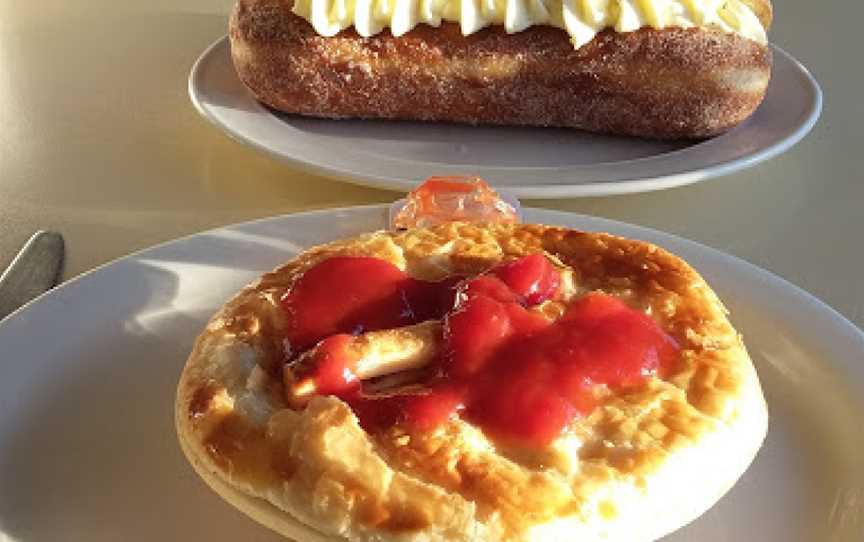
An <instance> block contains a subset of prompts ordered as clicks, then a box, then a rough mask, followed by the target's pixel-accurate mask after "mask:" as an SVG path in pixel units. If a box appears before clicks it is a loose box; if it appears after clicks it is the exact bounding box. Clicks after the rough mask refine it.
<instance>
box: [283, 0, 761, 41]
mask: <svg viewBox="0 0 864 542" xmlns="http://www.w3.org/2000/svg"><path fill="white" fill-rule="evenodd" d="M294 13H296V14H297V15H299V16H300V17H303V18H304V19H306V20H307V21H309V22H310V23H311V24H312V26H313V27H314V28H315V31H316V32H317V33H318V34H321V35H322V36H333V35H335V34H337V33H339V32H340V31H341V30H343V29H345V28H348V27H349V26H351V25H354V28H355V29H356V30H357V33H358V34H360V35H361V36H366V37H368V36H374V35H375V34H377V33H379V32H381V31H382V30H384V28H387V27H389V28H390V32H391V33H392V34H393V35H394V36H401V35H402V34H405V33H406V32H408V31H409V30H411V29H412V28H414V27H415V26H417V25H418V24H420V23H424V24H428V25H431V26H439V25H440V24H441V21H450V22H454V23H459V25H460V26H461V27H462V34H464V35H466V36H467V35H469V34H473V33H474V32H477V31H478V30H480V29H482V28H484V27H486V26H489V25H492V24H497V25H503V26H504V29H505V30H506V31H507V33H508V34H512V33H514V32H520V31H522V30H525V29H526V28H528V27H529V26H532V25H549V26H554V27H557V28H562V29H564V30H566V31H567V33H568V34H570V37H571V41H572V42H573V44H574V45H575V46H576V47H577V48H579V47H582V46H583V45H585V44H586V43H588V42H589V41H591V40H592V39H594V36H595V35H596V34H597V33H598V32H600V31H602V30H604V29H606V28H614V29H615V31H617V32H632V31H634V30H638V29H640V28H642V27H646V26H650V27H651V28H658V29H659V28H666V27H679V28H693V27H708V26H710V27H714V28H719V29H721V30H723V31H725V32H734V33H737V34H740V35H742V36H744V37H746V38H749V39H752V40H755V41H757V42H759V43H765V42H766V40H767V38H766V36H765V29H764V28H763V26H762V23H761V22H760V21H759V18H758V17H756V15H755V14H754V13H753V11H752V10H751V9H750V8H749V7H747V6H746V5H745V4H743V3H742V2H741V1H740V0H295V2H294Z"/></svg>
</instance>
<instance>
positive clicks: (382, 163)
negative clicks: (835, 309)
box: [189, 38, 822, 198]
mask: <svg viewBox="0 0 864 542" xmlns="http://www.w3.org/2000/svg"><path fill="white" fill-rule="evenodd" d="M773 49H774V73H773V78H772V80H771V84H770V86H769V88H768V94H767V96H766V98H765V102H764V103H763V104H762V105H761V106H760V107H759V109H758V110H757V111H756V113H755V114H754V115H753V116H752V117H751V118H750V119H749V120H747V121H746V122H745V123H744V124H742V125H741V126H739V127H738V128H736V129H734V130H732V131H731V132H729V133H727V134H725V135H722V136H720V137H716V138H713V139H710V140H707V141H703V142H701V143H692V142H658V141H649V140H641V139H636V138H627V137H613V136H601V135H595V134H589V133H586V132H581V131H577V130H565V129H550V128H506V127H488V126H484V127H472V126H462V125H455V124H447V123H419V122H402V121H363V120H340V121H333V120H323V119H311V118H305V117H300V116H293V115H284V114H281V113H276V112H274V111H273V110H271V109H268V108H266V107H264V106H263V105H261V104H260V103H259V102H257V101H256V100H255V99H254V98H253V97H252V95H251V93H249V92H248V91H247V90H246V88H245V87H244V86H243V84H242V83H241V82H240V80H239V79H238V78H237V74H236V73H235V71H234V67H233V65H232V63H231V56H230V47H229V44H228V39H227V38H223V39H221V40H219V41H217V42H216V43H214V44H213V45H212V46H211V47H210V48H209V49H207V51H205V52H204V54H203V55H202V56H201V58H200V59H199V60H198V62H197V63H196V64H195V66H194V67H193V69H192V73H191V75H190V77H189V94H190V96H191V98H192V103H194V104H195V107H197V109H198V111H199V112H200V113H201V114H202V115H203V116H204V117H205V118H206V119H208V120H209V121H210V122H212V123H213V124H215V125H216V126H218V127H219V128H221V129H222V130H224V131H225V132H226V133H228V135H230V136H231V137H233V138H235V139H237V140H238V141H240V142H242V143H246V144H248V145H250V146H252V147H255V148H257V149H259V150H262V151H264V152H267V153H270V154H271V155H273V156H275V157H276V158H279V159H282V160H284V161H287V162H290V163H292V164H294V165H297V166H300V167H304V168H306V169H308V170H311V171H313V172H317V173H322V174H326V175H330V176H335V177H338V178H340V179H342V180H345V181H348V182H353V183H358V184H364V185H368V186H374V187H378V188H385V189H390V190H401V191H408V190H410V189H411V188H413V187H414V186H415V185H416V184H418V183H419V182H420V181H422V180H424V179H425V178H427V177H430V176H432V175H446V174H456V175H463V174H464V175H469V174H470V175H479V176H481V177H484V178H486V179H487V180H489V181H490V182H492V183H493V184H495V185H496V186H498V187H500V188H504V189H507V191H508V192H510V193H511V194H514V195H516V196H519V197H529V198H549V197H569V196H600V195H609V194H623V193H631V192H644V191H649V190H660V189H663V188H670V187H673V186H680V185H685V184H690V183H695V182H698V181H702V180H705V179H709V178H712V177H716V176H718V175H727V174H729V173H732V172H735V171H738V170H741V169H744V168H747V167H750V166H753V165H755V164H758V163H759V162H762V161H763V160H768V159H769V158H772V157H774V156H776V155H778V154H780V153H782V152H784V151H786V150H788V149H789V148H790V147H792V146H793V145H794V144H795V143H797V142H798V141H799V140H800V139H801V138H803V137H804V136H805V135H806V134H807V132H809V131H810V129H811V128H812V127H813V125H814V124H815V123H816V119H818V118H819V114H820V112H821V110H822V92H821V90H820V89H819V85H818V84H817V83H816V81H815V80H814V79H813V77H812V76H811V75H810V74H809V73H808V72H807V70H806V69H805V68H804V66H802V65H801V64H799V63H798V62H797V61H796V60H795V59H794V58H792V57H791V56H789V54H787V53H786V52H784V51H783V50H781V49H779V48H777V47H773Z"/></svg>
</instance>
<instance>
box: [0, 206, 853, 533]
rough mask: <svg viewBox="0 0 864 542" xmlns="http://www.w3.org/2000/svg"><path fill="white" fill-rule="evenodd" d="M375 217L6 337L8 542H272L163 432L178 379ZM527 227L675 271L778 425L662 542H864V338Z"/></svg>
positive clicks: (768, 296) (119, 272)
mask: <svg viewBox="0 0 864 542" xmlns="http://www.w3.org/2000/svg"><path fill="white" fill-rule="evenodd" d="M385 215H386V208H385V207H383V206H382V207H360V208H352V209H344V210H335V211H325V212H317V213H308V214H299V215H291V216H284V217H277V218H272V219H267V220H262V221H258V222H251V223H247V224H240V225H237V226H230V227H227V228H223V229H218V230H213V231H210V232H205V233H202V234H199V235H195V236H192V237H188V238H185V239H181V240H178V241H174V242H171V243H168V244H165V245H162V246H159V247H156V248H153V249H150V250H146V251H144V252H141V253H138V254H135V255H132V256H129V257H127V258H124V259H122V260H119V261H117V262H115V263H112V264H110V265H107V266H105V267H102V268H100V269H98V270H96V271H93V272H91V273H89V274H87V275H85V276H83V277H81V278H79V279H77V280H74V281H72V282H70V283H68V284H66V285H64V286H62V287H60V288H58V289H56V290H55V291H53V292H51V293H49V294H47V295H45V296H43V297H41V298H40V299H38V300H36V301H35V302H33V303H31V304H30V305H28V306H26V307H25V308H23V309H22V310H20V311H18V312H17V313H15V314H13V315H12V316H10V317H9V318H8V319H7V320H5V321H3V322H2V323H0V541H6V540H9V541H20V542H24V541H27V542H30V541H43V540H64V541H88V542H94V541H119V540H122V541H127V542H134V541H148V542H149V541H152V540H208V541H211V542H219V541H226V542H228V541H231V542H234V541H236V540H273V541H276V540H279V539H278V537H277V536H276V535H274V534H272V533H270V532H268V531H267V530H265V529H264V528H263V527H259V526H258V525H257V524H255V523H253V522H252V521H251V520H249V519H247V518H246V517H245V516H243V515H242V514H241V513H239V512H236V511H234V510H233V509H232V508H231V507H230V506H229V505H227V504H225V503H224V502H222V500H221V499H220V498H219V497H218V496H216V495H215V494H214V493H213V492H212V491H210V490H209V489H208V488H207V487H206V486H205V485H204V483H203V482H202V481H200V480H199V479H198V478H197V476H196V475H195V474H194V472H193V471H192V469H191V467H189V465H188V464H187V463H186V460H185V459H184V458H183V456H182V454H181V452H180V450H179V447H178V444H177V441H176V437H175V433H174V425H173V419H172V415H173V413H172V411H173V402H174V390H175V385H176V382H177V378H178V376H179V373H180V369H181V367H182V366H183V364H184V362H185V360H186V356H187V354H188V352H189V350H190V347H191V345H192V341H193V340H194V338H195V336H196V335H197V334H198V332H199V331H200V330H201V329H202V327H203V326H204V324H205V322H206V320H207V319H208V318H209V316H210V315H211V314H212V313H213V312H214V311H215V310H216V309H217V308H218V307H219V306H220V305H221V304H222V303H223V302H224V301H225V300H226V299H227V298H228V297H229V296H231V295H232V294H233V293H235V292H236V291H237V290H238V289H239V288H240V287H241V286H243V285H244V284H246V283H247V282H249V281H251V280H252V279H253V278H255V277H257V276H258V275H259V274H260V273H262V272H263V271H265V270H269V269H271V268H273V267H275V266H276V265H277V264H279V263H280V262H282V261H284V260H286V259H288V258H289V257H291V256H292V255H293V254H295V253H296V252H297V251H298V250H300V249H301V248H303V247H306V246H309V245H311V244H314V243H320V242H323V241H327V240H330V239H334V238H338V237H344V236H346V235H351V234H355V233H358V232H361V231H368V230H372V229H377V228H380V227H383V226H384V217H385ZM526 215H527V218H528V220H531V221H535V222H544V223H549V224H561V225H565V226H571V227H578V228H583V229H589V230H603V231H610V232H614V233H617V234H621V235H626V236H629V237H633V238H641V239H646V240H649V241H653V242H656V243H658V244H660V245H663V246H665V247H667V248H669V249H671V250H672V251H674V252H676V253H678V254H680V255H682V256H684V257H685V258H687V259H688V260H689V261H690V262H692V264H693V265H695V266H696V267H697V268H698V269H699V270H700V271H701V272H702V273H703V274H704V275H705V276H706V278H707V279H708V280H709V282H711V283H712V284H713V285H714V287H715V288H716V290H717V291H718V293H719V294H720V295H721V297H722V298H723V299H724V300H725V301H726V303H727V304H728V306H729V308H730V309H731V310H732V315H733V320H734V322H735V324H736V325H737V326H738V328H739V330H741V331H742V332H743V333H744V335H745V337H746V341H747V344H748V346H749V348H750V351H751V352H752V354H753V357H754V359H755V361H756V365H757V367H758V370H759V374H760V377H761V378H762V381H763V383H764V388H765V393H766V395H767V398H768V404H769V408H770V411H771V416H772V418H771V425H770V431H769V433H768V439H767V442H766V444H765V446H764V448H763V449H762V451H761V452H760V453H759V456H758V457H757V459H756V461H755V463H754V464H753V466H752V467H751V468H750V470H749V471H748V472H747V474H746V475H745V476H744V478H743V479H742V480H741V481H740V482H739V483H738V485H736V486H735V488H734V489H733V490H732V492H731V493H730V494H728V495H727V496H726V497H725V498H724V499H723V500H722V501H721V502H720V503H719V504H717V506H715V507H714V508H713V509H712V510H711V511H710V512H708V513H707V514H706V515H705V516H703V517H702V518H701V519H699V520H698V521H696V522H695V523H693V524H692V525H690V526H688V527H686V528H684V529H683V530H681V531H679V532H677V533H675V534H673V535H672V536H670V537H669V538H668V539H667V540H669V541H694V540H698V541H700V542H721V541H724V542H725V541H730V540H760V541H763V542H812V541H816V540H819V541H829V540H830V541H832V542H847V541H848V542H853V541H859V542H860V540H861V537H860V535H861V533H862V532H864V510H862V507H864V461H861V453H862V449H864V436H862V428H864V406H862V404H861V402H860V401H861V398H862V397H864V334H862V332H861V331H860V330H858V329H857V328H856V327H854V326H853V325H852V324H850V323H849V322H848V321H846V320H844V319H843V318H842V317H841V316H840V315H838V314H837V313H836V312H834V311H833V310H831V309H830V308H829V307H827V306H826V305H824V304H822V303H821V302H819V301H818V300H816V299H814V298H813V297H811V296H810V295H808V294H806V293H805V292H803V291H801V290H799V289H798V288H796V287H795V286H792V285H791V284H789V283H787V282H784V281H783V280H781V279H779V278H777V277H776V276H774V275H771V274H769V273H767V272H765V271H762V270H760V269H758V268H756V267H754V266H752V265H750V264H748V263H745V262H743V261H741V260H738V259H736V258H733V257H731V256H727V255H724V254H722V253H720V252H717V251H715V250H712V249H709V248H706V247H704V246H701V245H698V244H695V243H693V242H690V241H685V240H683V239H679V238H676V237H672V236H669V235H666V234H662V233H659V232H655V231H651V230H647V229H644V228H639V227H636V226H629V225H626V224H622V223H619V222H611V221H607V220H602V219H597V218H589V217H584V216H578V215H572V214H564V213H557V212H551V211H537V210H527V211H526ZM694 483H698V481H696V480H694Z"/></svg>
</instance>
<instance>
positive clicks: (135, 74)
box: [0, 0, 864, 327]
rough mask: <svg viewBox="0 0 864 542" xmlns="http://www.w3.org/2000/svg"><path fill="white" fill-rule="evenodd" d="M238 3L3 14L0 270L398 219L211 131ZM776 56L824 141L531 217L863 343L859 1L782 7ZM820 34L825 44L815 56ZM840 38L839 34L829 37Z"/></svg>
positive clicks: (2, 7)
mask: <svg viewBox="0 0 864 542" xmlns="http://www.w3.org/2000/svg"><path fill="white" fill-rule="evenodd" d="M231 4H232V0H184V1H180V2H178V1H177V0H150V1H148V2H130V1H126V2H123V1H120V2H118V1H116V0H81V1H78V2H68V1H66V0H44V1H40V2H21V1H20V0H0V72H2V73H3V77H2V78H0V126H2V129H0V269H2V268H3V267H5V265H7V264H8V263H9V261H11V259H12V257H13V256H14V254H15V252H16V251H17V250H18V248H20V246H21V245H22V244H23V243H24V242H25V241H26V239H27V238H28V237H29V236H30V235H31V234H32V233H33V232H34V231H35V230H37V229H54V230H57V231H60V232H62V233H63V235H64V236H65V237H66V241H67V249H68V254H67V258H68V259H67V265H66V270H65V278H67V279H68V278H71V277H74V276H76V275H78V274H80V273H82V272H85V271H87V270H89V269H92V268H94V267H95V266H98V265H100V264H102V263H105V262H108V261H110V260H112V259H115V258H118V257H121V256H123V255H125V254H128V253H130V252H133V251H135V250H138V249H141V248H145V247H148V246H151V245H153V244H156V243H159V242H162V241H166V240H169V239H173V238H176V237H179V236H182V235H187V234H190V233H194V232H197V231H201V230H205V229H209V228H212V227H216V226H220V225H224V224H229V223H233V222H239V221H244V220H249V219H254V218H259V217H264V216H271V215H275V214H282V213H290V212H295V211H302V210H311V209H323V208H330V207H342V206H347V205H358V204H369V203H384V202H390V201H393V200H394V199H396V198H397V197H398V196H397V194H396V193H393V192H386V191H381V190H375V189H370V188H363V187H359V186H354V185H350V184H345V183H341V182H337V181H334V180H331V179H327V178H325V177H320V176H315V175H310V174H308V173H304V172H301V171H298V170H297V169H295V168H292V167H291V166H287V165H285V164H283V163H281V162H277V161H276V160H274V159H272V158H270V157H269V156H266V155H264V154H261V153H259V152H257V151H255V150H252V149H249V148H246V147H244V146H242V145H241V144H239V143H236V142H234V141H233V140H231V139H229V138H228V137H227V136H225V135H224V134H222V133H221V132H219V131H218V130H216V129H214V128H213V127H212V126H210V125H209V124H208V123H207V122H206V121H204V120H203V119H201V118H200V117H199V116H198V114H197V113H196V111H195V110H194V108H193V107H192V105H191V104H190V102H189V99H188V97H187V94H186V79H187V76H188V74H189V69H190V67H191V65H192V63H193V62H194V60H195V59H196V58H197V57H198V55H199V54H200V53H201V52H202V51H203V50H204V48H205V47H206V46H207V45H209V44H210V43H211V42H213V41H214V40H215V39H217V38H219V37H220V36H221V35H223V34H224V33H225V31H226V22H227V13H228V11H229V10H230V7H231ZM775 15H776V17H775V26H774V28H773V30H772V34H771V39H772V41H774V42H775V43H777V44H778V45H780V46H781V47H783V48H784V49H786V50H787V51H789V52H790V53H791V54H792V55H793V56H795V57H796V58H798V59H799V60H800V61H801V62H803V63H804V64H805V65H806V66H807V67H808V68H809V69H810V70H811V71H812V73H813V74H814V75H815V77H816V78H817V79H818V80H819V82H820V84H821V85H822V88H823V90H824V92H825V109H824V112H823V116H822V119H821V120H820V122H819V124H818V125H817V126H816V128H815V130H814V131H813V132H812V133H811V134H810V135H809V136H808V137H807V138H806V139H805V140H804V141H803V142H802V143H800V144H798V145H797V146H796V147H795V148H793V149H792V150H791V151H789V152H787V153H786V154H784V155H782V156H780V157H778V158H775V159H773V160H771V161H769V162H767V163H764V164H761V165H759V166H757V167H754V168H752V169H749V170H747V171H744V172H741V173H737V174H734V175H730V176H727V177H722V178H719V179H716V180H712V181H708V182H704V183H699V184H697V185H692V186H687V187H683V188H677V189H672V190H666V191H662V192H654V193H648V194H640V195H628V196H616V197H606V198H592V199H562V200H527V201H523V204H525V205H530V206H536V207H546V208H552V209H559V210H566V211H573V212H579V213H584V214H590V215H597V216H603V217H607V218H612V219H616V220H621V221H625V222H630V223H634V224H640V225H644V226H648V227H652V228H656V229H660V230H664V231H667V232H670V233H674V234H678V235H681V236H683V237H687V238H690V239H693V240H695V241H698V242H701V243H704V244H706V245H709V246H712V247H715V248H717V249H720V250H723V251H725V252H728V253H731V254H734V255H736V256H739V257H741V258H744V259H745V260H748V261H750V262H752V263H754V264H756V265H759V266H761V267H764V268H765V269H768V270H770V271H772V272H774V273H776V274H778V275H780V276H782V277H784V278H786V279H788V280H790V281H791V282H793V283H795V284H797V285H799V286H801V287H802V288H804V289H805V290H808V291H810V292H811V293H813V294H814V295H816V296H817V297H819V298H821V299H823V300H824V301H826V302H827V303H828V304H830V305H832V306H833V307H834V308H836V309H837V310H838V311H840V312H841V313H842V314H844V315H845V316H846V317H848V318H849V319H850V320H852V321H853V322H855V323H856V324H857V325H858V326H859V327H861V326H864V280H862V278H861V277H862V273H861V269H862V268H864V250H862V241H861V237H862V233H864V205H862V204H864V175H862V173H861V169H860V168H859V167H858V164H857V160H856V158H857V157H856V156H855V154H856V152H860V148H861V145H860V143H859V139H858V138H857V137H856V135H855V132H854V130H855V127H856V125H857V124H858V123H859V122H861V121H862V120H864V105H862V101H861V99H860V96H861V94H862V82H864V76H862V74H861V71H860V70H858V69H857V68H855V67H856V66H860V59H859V58H858V56H859V54H860V53H859V52H858V51H859V44H858V43H857V39H856V37H857V34H858V33H859V32H860V29H859V28H858V27H857V25H858V21H860V20H862V19H864V4H862V3H859V2H812V1H804V0H797V1H796V0H787V1H785V2H777V6H776V14H775ZM817 21H818V22H819V25H818V26H819V28H820V30H819V35H820V36H819V38H818V39H814V36H815V34H816V31H815V30H814V29H816V28H817V27H816V26H814V25H815V24H816V22H817ZM825 29H830V30H825Z"/></svg>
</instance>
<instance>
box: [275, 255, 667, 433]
mask: <svg viewBox="0 0 864 542" xmlns="http://www.w3.org/2000/svg"><path fill="white" fill-rule="evenodd" d="M559 281H560V275H559V273H558V272H557V270H556V269H555V268H554V266H553V265H552V264H551V263H550V262H549V260H548V259H547V258H546V257H545V256H543V255H540V254H534V255H529V256H525V257H523V258H520V259H518V260H515V261H512V262H507V263H504V264H502V265H499V266H497V267H495V268H493V269H491V270H490V271H489V272H487V273H485V274H482V275H480V276H478V277H475V278H473V279H465V280H461V281H460V282H459V283H458V285H455V281H446V282H440V283H430V282H423V281H418V280H416V279H412V278H410V277H408V276H407V275H406V274H404V273H403V272H402V271H400V270H399V269H397V268H396V267H394V266H392V265H391V264H390V263H388V262H385V261H383V260H378V259H375V258H354V257H340V258H332V259H330V260H325V261H324V262H322V263H321V264H318V265H317V266H315V267H313V268H311V269H310V270H309V271H307V272H306V274H304V275H303V277H301V278H300V280H299V281H298V282H297V284H296V285H295V287H294V288H293V289H292V291H291V292H290V293H289V294H288V295H287V296H286V297H285V299H284V300H283V303H284V306H285V308H286V310H287V311H288V313H289V320H290V321H291V324H292V326H293V327H289V332H288V335H289V340H291V342H292V344H297V345H300V346H301V347H303V346H307V347H308V346H311V345H313V344H315V343H318V341H321V342H320V343H319V344H318V356H317V357H318V359H317V360H316V361H317V363H316V370H315V374H314V378H315V382H316V385H317V390H318V392H319V393H322V394H332V395H336V396H338V397H341V398H342V399H344V400H345V401H346V402H347V403H348V404H350V405H351V407H352V408H353V409H354V411H355V413H356V414H357V416H358V418H359V420H360V422H361V424H362V425H363V426H364V427H366V428H367V429H382V428H386V427H389V426H392V425H395V424H405V425H407V426H410V427H413V428H415V429H419V430H424V431H425V430H431V429H434V428H435V427H437V426H439V425H440V424H442V423H444V422H445V421H447V420H448V419H449V418H450V417H451V416H453V415H454V414H456V413H459V415H460V416H461V417H462V418H463V419H466V420H468V421H470V422H471V423H473V424H475V425H477V426H479V427H481V428H482V429H483V430H484V431H485V432H486V433H488V434H490V435H491V436H493V437H496V438H501V439H506V440H508V441H513V442H517V443H522V444H525V445H529V446H532V445H533V446H543V445H546V444H548V443H549V442H551V441H552V440H554V439H555V438H556V437H557V436H558V435H560V434H561V432H562V431H563V430H564V429H565V428H566V427H567V426H568V425H569V424H570V423H571V422H572V421H573V420H574V419H575V418H576V417H578V416H584V415H586V414H588V413H589V412H590V411H591V410H592V409H593V408H594V407H595V406H596V402H597V400H596V399H595V396H596V394H595V391H596V390H597V388H598V387H603V386H605V387H608V388H611V389H613V390H619V391H620V390H625V391H626V390H628V389H634V388H638V387H640V386H643V385H644V384H645V382H646V381H647V380H648V379H649V378H651V377H653V376H658V375H659V376H662V375H663V374H665V372H666V371H668V370H669V369H670V368H671V367H672V366H673V365H674V363H675V360H676V359H677V358H678V354H679V347H678V345H677V344H676V343H675V341H674V340H673V339H672V338H671V337H670V336H669V335H667V334H666V333H665V332H664V331H663V330H662V329H661V328H660V326H659V325H658V324H657V323H656V322H655V321H654V320H652V319H651V318H650V317H649V316H647V315H645V314H644V313H642V312H639V311H637V310H634V309H632V308H630V307H628V306H627V305H626V304H625V303H624V302H623V301H621V300H620V299H618V298H616V297H613V296H610V295H605V294H601V293H591V294H588V295H585V296H583V297H581V298H578V299H577V300H575V301H574V302H572V303H571V304H570V305H569V307H568V308H567V310H566V311H565V313H564V314H563V315H562V316H561V317H560V318H558V319H555V320H551V319H549V318H547V317H546V316H544V315H542V314H540V313H539V312H537V311H532V310H531V307H533V306H535V305H538V304H540V303H543V302H544V301H547V300H549V299H554V298H555V297H556V296H557V295H558V292H559V286H560V285H559ZM454 285H455V296H454ZM430 318H443V320H444V338H443V339H444V343H443V351H442V352H441V354H440V356H439V358H438V360H437V361H436V362H435V366H434V367H433V369H434V370H432V371H430V374H431V375H433V376H431V377H430V379H429V381H428V382H425V383H424V384H425V385H424V386H423V387H422V389H421V390H419V391H418V390H414V391H411V392H403V393H395V394H390V395H384V396H382V395H370V394H366V393H364V391H363V386H362V383H361V382H360V381H359V380H358V379H357V378H356V376H354V375H353V373H352V371H351V367H353V365H354V363H355V362H356V360H352V359H350V356H349V355H348V354H347V350H346V349H345V347H344V346H345V344H347V341H349V340H350V338H351V336H350V333H358V332H362V331H369V330H374V329H384V328H388V327H397V326H403V325H409V324H412V323H416V322H421V321H423V320H426V319H430ZM295 341H296V342H295Z"/></svg>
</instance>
